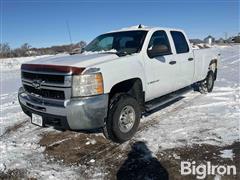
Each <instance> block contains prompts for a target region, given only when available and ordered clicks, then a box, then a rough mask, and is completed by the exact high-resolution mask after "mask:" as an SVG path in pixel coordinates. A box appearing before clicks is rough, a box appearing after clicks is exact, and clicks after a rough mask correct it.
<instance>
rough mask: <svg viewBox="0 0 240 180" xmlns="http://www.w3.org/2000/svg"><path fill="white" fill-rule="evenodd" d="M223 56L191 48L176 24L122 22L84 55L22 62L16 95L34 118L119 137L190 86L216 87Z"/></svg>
mask: <svg viewBox="0 0 240 180" xmlns="http://www.w3.org/2000/svg"><path fill="white" fill-rule="evenodd" d="M219 58H220V54H219V52H218V50H217V49H216V48H206V49H196V50H195V49H192V47H191V44H190V43H189V40H188V38H187V36H186V34H185V33H184V31H182V30H179V29H169V28H158V27H146V26H142V25H139V26H134V27H130V28H123V29H120V30H117V31H111V32H108V33H104V34H102V35H100V36H98V37H97V38H95V39H94V40H93V41H92V42H90V43H89V44H88V45H87V46H86V47H85V48H84V50H83V51H82V53H81V54H74V55H64V56H52V57H47V58H41V59H37V60H34V61H31V62H27V63H24V64H22V66H21V78H22V87H20V89H19V93H18V97H19V102H20V105H21V107H22V110H23V111H24V112H25V113H26V114H27V115H28V116H30V117H31V122H32V123H33V124H36V125H39V126H54V127H56V128H61V129H70V130H92V129H102V130H103V133H104V134H105V136H106V137H107V138H109V139H111V140H113V141H115V142H119V143H121V142H124V141H127V140H129V139H130V138H132V136H133V135H134V134H135V133H136V131H137V129H138V126H139V122H140V119H141V117H142V115H143V114H144V113H145V112H147V111H151V110H153V109H154V108H156V107H158V106H160V105H162V104H164V103H166V102H169V101H170V100H173V99H174V98H177V97H178V95H179V94H181V93H182V92H184V90H185V89H186V87H194V89H197V90H199V91H200V92H201V93H207V92H211V91H212V89H213V86H214V81H215V80H216V77H217V67H218V62H219Z"/></svg>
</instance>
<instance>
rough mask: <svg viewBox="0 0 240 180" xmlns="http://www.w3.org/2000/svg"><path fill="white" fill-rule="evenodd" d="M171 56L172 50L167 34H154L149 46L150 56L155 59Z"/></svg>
mask: <svg viewBox="0 0 240 180" xmlns="http://www.w3.org/2000/svg"><path fill="white" fill-rule="evenodd" d="M169 54H171V48H170V43H169V41H168V37H167V34H166V32H165V31H156V32H154V33H153V35H152V37H151V39H150V42H149V45H148V56H149V57H150V58H153V57H157V56H163V55H169Z"/></svg>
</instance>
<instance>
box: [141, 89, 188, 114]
mask: <svg viewBox="0 0 240 180" xmlns="http://www.w3.org/2000/svg"><path fill="white" fill-rule="evenodd" d="M192 90H193V89H192V87H191V86H187V87H185V88H182V89H180V90H177V91H175V92H172V93H170V94H167V95H164V96H161V97H159V98H156V99H153V100H151V101H148V102H146V104H145V110H146V111H147V112H149V111H152V110H154V109H155V108H158V107H160V106H162V105H164V104H167V103H169V102H171V101H174V100H176V99H178V98H179V97H181V96H182V95H183V94H186V93H188V92H190V91H192Z"/></svg>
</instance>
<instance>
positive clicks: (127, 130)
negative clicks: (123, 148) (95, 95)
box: [104, 94, 141, 143]
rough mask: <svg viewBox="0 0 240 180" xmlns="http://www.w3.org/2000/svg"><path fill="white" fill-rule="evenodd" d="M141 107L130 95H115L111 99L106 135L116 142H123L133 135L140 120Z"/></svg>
mask: <svg viewBox="0 0 240 180" xmlns="http://www.w3.org/2000/svg"><path fill="white" fill-rule="evenodd" d="M140 115H141V111H140V107H139V104H138V102H137V100H136V99H135V98H133V97H131V96H129V95H126V94H121V95H115V96H114V97H113V98H112V99H111V103H110V107H109V114H108V118H107V120H106V126H105V128H104V135H105V136H106V137H107V138H109V139H111V140H112V141H114V142H118V143H122V142H125V141H127V140H129V139H131V138H132V137H133V135H134V134H135V133H136V131H137V129H138V125H139V121H140Z"/></svg>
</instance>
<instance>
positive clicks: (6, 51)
mask: <svg viewBox="0 0 240 180" xmlns="http://www.w3.org/2000/svg"><path fill="white" fill-rule="evenodd" d="M10 54H11V48H10V46H9V44H8V43H3V44H0V57H1V58H6V57H10Z"/></svg>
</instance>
